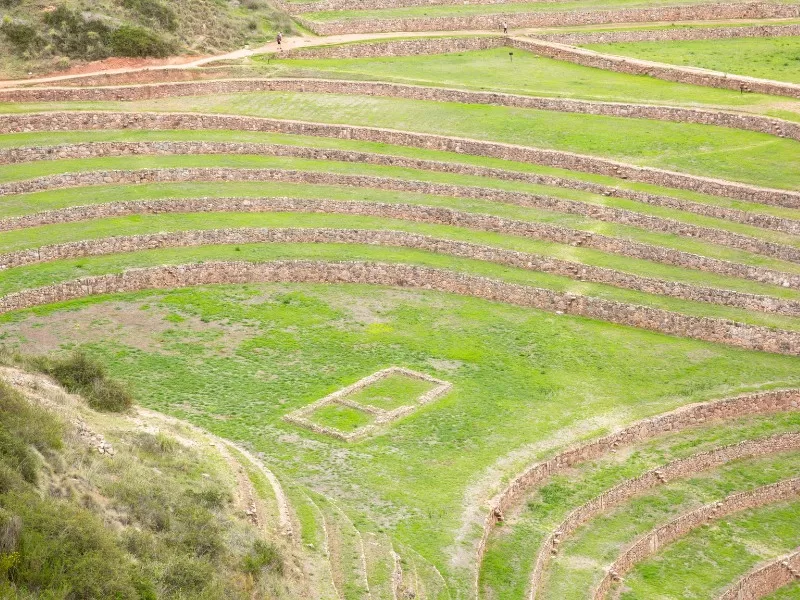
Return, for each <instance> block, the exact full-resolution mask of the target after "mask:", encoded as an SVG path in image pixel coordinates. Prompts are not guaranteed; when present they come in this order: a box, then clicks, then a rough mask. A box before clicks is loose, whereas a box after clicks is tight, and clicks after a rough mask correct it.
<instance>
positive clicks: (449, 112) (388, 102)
mask: <svg viewBox="0 0 800 600" xmlns="http://www.w3.org/2000/svg"><path fill="white" fill-rule="evenodd" d="M54 110H121V111H134V112H141V111H164V112H203V113H222V114H240V115H250V116H261V117H273V118H279V119H300V120H303V119H305V120H308V119H309V116H312V115H313V120H314V121H317V122H327V123H347V124H351V125H362V126H371V127H387V128H393V129H401V130H408V131H415V132H419V133H433V134H440V135H452V136H460V137H469V138H475V139H483V140H492V141H499V142H508V143H514V144H523V145H529V146H535V147H540V148H550V149H555V150H566V151H572V152H578V153H583V154H594V155H599V156H604V157H607V158H614V159H617V160H621V161H626V162H632V163H634V164H638V165H643V166H652V167H658V168H666V169H673V170H679V171H685V172H688V173H695V174H699V175H705V176H712V177H719V178H722V179H730V180H734V181H742V182H744V183H752V184H757V185H764V186H768V187H780V188H788V189H800V170H797V169H787V168H786V167H787V165H790V164H795V163H800V143H798V142H795V141H793V140H787V139H782V138H777V137H774V136H770V135H766V134H760V133H755V132H749V131H740V130H733V129H726V128H722V127H714V126H708V125H693V124H681V123H665V122H656V121H648V120H642V119H626V118H620V117H604V116H596V115H578V114H568V113H557V112H549V111H539V110H528V109H513V108H507V107H500V106H483V105H480V106H478V105H460V104H454V103H444V102H426V101H419V100H404V99H395V98H379V97H367V96H351V95H339V94H310V93H308V94H303V93H299V94H297V93H257V94H235V95H227V96H226V95H217V96H196V97H187V98H168V99H163V100H153V101H144V102H95V103H92V102H71V103H42V104H24V103H16V104H2V105H0V112H15V113H21V112H32V111H54Z"/></svg>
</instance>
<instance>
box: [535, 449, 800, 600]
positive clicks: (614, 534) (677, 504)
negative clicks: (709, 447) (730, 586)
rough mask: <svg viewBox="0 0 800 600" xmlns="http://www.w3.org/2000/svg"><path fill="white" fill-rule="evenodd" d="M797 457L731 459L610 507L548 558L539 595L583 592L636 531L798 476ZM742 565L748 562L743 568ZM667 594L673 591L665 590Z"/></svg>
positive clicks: (679, 582) (697, 581)
mask: <svg viewBox="0 0 800 600" xmlns="http://www.w3.org/2000/svg"><path fill="white" fill-rule="evenodd" d="M798 458H800V453H797V452H792V453H786V454H781V455H776V456H770V457H765V458H757V459H749V460H742V461H735V462H732V463H728V464H726V465H724V466H722V467H720V468H719V469H716V470H714V471H711V472H708V473H703V474H700V475H698V476H696V477H693V478H691V479H688V480H681V481H677V482H671V483H669V484H668V485H665V486H663V487H660V488H658V489H657V490H655V491H652V492H650V493H648V494H646V495H643V496H640V497H636V498H634V499H632V500H630V501H629V502H627V503H625V504H624V505H622V506H620V507H618V508H615V509H612V510H611V511H610V512H608V513H605V514H603V515H601V516H600V517H598V518H596V519H594V520H592V521H591V522H590V523H588V524H587V525H585V526H583V527H582V528H580V529H579V530H578V531H577V532H576V534H575V535H574V536H572V537H570V538H568V539H567V540H566V541H565V542H564V543H563V544H562V545H561V547H560V549H559V554H558V556H557V557H555V558H554V559H553V560H552V561H551V563H550V568H549V570H548V573H547V575H546V579H545V582H546V583H545V585H544V587H543V589H542V591H543V594H542V597H543V598H545V599H548V600H549V599H556V598H559V599H563V600H572V599H577V598H584V597H586V595H587V594H588V592H589V590H590V589H592V588H593V587H594V585H596V583H597V582H598V581H599V579H600V577H601V576H602V572H603V567H604V566H606V565H608V564H610V563H611V562H612V561H613V560H614V559H615V558H616V557H617V556H618V555H619V554H620V552H621V551H622V550H623V549H624V548H625V547H627V545H628V544H630V543H631V542H633V541H634V540H635V539H636V538H637V537H638V536H640V535H643V534H644V533H646V532H648V531H650V530H651V529H653V528H655V527H658V526H659V525H661V524H665V523H667V522H668V521H670V520H671V519H673V518H675V517H677V516H678V515H680V514H682V513H683V512H687V511H689V510H693V509H695V508H698V507H699V506H702V505H704V504H709V503H712V502H714V501H717V500H721V499H722V498H724V497H726V496H728V495H730V494H732V493H738V492H741V491H744V490H748V489H753V488H756V487H759V486H762V485H767V484H770V483H774V482H777V481H779V480H781V479H786V478H790V477H793V476H796V475H797V460H798ZM795 510H796V509H795ZM736 518H737V515H734V516H732V517H730V518H729V520H733V519H736ZM700 556H702V554H699V555H698V554H695V555H692V554H690V555H689V556H687V557H686V561H685V562H682V563H681V564H682V565H687V564H693V563H694V564H697V562H699V559H700ZM659 558H660V556H659ZM654 560H656V561H658V559H654ZM720 560H722V557H720ZM682 568H686V567H682ZM689 569H690V570H691V568H689ZM746 570H747V568H745V569H744V571H746ZM707 578H708V576H706V577H705V578H702V577H701V578H692V577H688V578H687V579H688V580H690V581H693V585H697V586H698V587H699V586H702V585H703V582H704V581H705V580H706V579H707ZM673 580H674V587H673V588H672V589H673V590H680V589H681V588H682V587H684V586H685V585H686V583H687V581H686V580H683V579H682V577H680V576H677V575H676V576H673ZM626 581H627V580H626ZM723 581H724V580H723ZM662 585H663V586H664V587H665V588H666V586H667V584H666V583H663V582H662ZM667 589H668V588H667ZM684 593H686V594H687V595H686V596H680V594H679V596H677V597H685V598H688V597H691V598H697V597H704V598H708V597H709V596H712V597H713V594H710V595H709V594H701V595H700V596H697V595H694V594H689V593H688V590H684ZM636 597H638V598H648V597H653V596H652V589H651V590H650V595H648V594H647V593H644V594H643V595H637V596H636ZM665 597H676V596H670V595H666V594H665Z"/></svg>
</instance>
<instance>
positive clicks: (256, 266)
mask: <svg viewBox="0 0 800 600" xmlns="http://www.w3.org/2000/svg"><path fill="white" fill-rule="evenodd" d="M257 282H289V283H328V284H346V283H357V284H370V285H386V286H398V287H407V288H412V289H430V290H437V291H440V292H446V293H451V294H459V295H462V296H472V297H475V298H481V299H484V300H489V301H494V302H503V303H506V304H512V305H516V306H523V307H527V308H534V309H538V310H543V311H546V312H554V313H561V314H569V315H574V316H581V317H586V318H589V319H596V320H600V321H607V322H610V323H615V324H618V325H626V326H631V327H637V328H640V329H648V330H651V331H657V332H660V333H664V334H667V335H674V336H679V337H688V338H693V339H698V340H703V341H708V342H714V343H721V344H727V345H731V346H736V347H740V348H745V349H748V350H759V351H763V352H774V353H778V354H787V355H792V356H800V332H794V331H784V330H779V329H770V328H766V327H760V326H755V325H747V324H744V323H737V322H735V321H728V320H723V319H712V318H704V317H693V316H689V315H684V314H679V313H673V312H669V311H665V310H660V309H655V308H649V307H643V306H637V305H632V304H625V303H622V302H616V301H612V300H604V299H602V298H594V297H589V296H576V295H574V294H569V293H560V292H555V291H552V290H547V289H540V288H535V287H529V286H524V285H518V284H512V283H505V282H501V281H496V280H493V279H488V278H485V277H478V276H474V275H467V274H464V273H454V272H451V271H444V270H440V269H432V268H428V267H419V266H411V265H401V264H384V263H374V262H352V261H350V262H325V261H303V260H296V261H272V262H258V263H256V262H245V261H238V262H233V261H231V262H207V263H200V264H188V265H178V266H163V267H151V268H146V269H132V270H129V271H125V272H124V273H121V274H111V275H100V276H96V277H85V278H82V279H76V280H73V281H67V282H64V283H57V284H53V285H50V286H46V287H43V288H38V289H29V290H23V291H20V292H15V293H12V294H8V295H6V296H4V297H2V298H0V313H6V312H10V311H14V310H20V309H25V308H31V307H34V306H40V305H43V304H52V303H55V302H63V301H66V300H74V299H77V298H84V297H87V296H95V295H100V294H115V293H121V292H131V291H137V290H146V289H160V288H179V287H189V286H197V285H212V284H222V283H225V284H240V283H257Z"/></svg>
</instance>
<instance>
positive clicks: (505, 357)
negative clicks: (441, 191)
mask: <svg viewBox="0 0 800 600" xmlns="http://www.w3.org/2000/svg"><path fill="white" fill-rule="evenodd" d="M340 256H341V254H340ZM159 262H163V261H159ZM109 300H111V302H109ZM83 311H89V312H88V313H84V312H83ZM97 311H100V313H98V312H97ZM92 313H94V315H95V316H94V317H91V316H90V315H91V314H92ZM168 314H177V315H180V316H181V317H183V318H184V319H185V321H184V322H182V323H181V324H179V325H175V324H170V323H171V322H169V321H168V322H167V323H166V325H165V327H155V328H154V327H153V324H155V323H158V322H159V320H160V319H161V318H162V315H163V316H166V315H168ZM101 315H102V316H103V318H102V319H99V320H98V317H99V316H101ZM132 315H140V316H137V317H136V318H135V319H134V321H133V322H132V321H131V320H130V316H132ZM139 319H142V320H143V321H142V324H141V325H135V321H138V320H139ZM81 322H83V323H86V324H87V327H89V329H88V330H84V332H85V333H88V336H89V337H88V338H86V337H84V333H81V334H78V332H77V330H76V329H74V327H73V326H74V324H76V323H81ZM24 323H27V324H28V325H29V326H30V329H27V328H26V329H25V331H19V330H18V329H17V328H18V327H21V326H22V325H23V324H24ZM48 323H49V325H48ZM58 323H63V324H65V325H66V326H67V328H66V330H64V332H63V333H60V332H59V330H60V329H61V326H60V325H58ZM92 323H94V324H92ZM123 323H128V325H123ZM37 324H38V325H37ZM42 327H44V328H46V330H47V331H48V332H49V334H48V335H49V336H52V337H49V340H50V341H48V342H46V343H43V342H42V341H38V342H33V340H31V339H30V338H29V336H30V335H32V334H33V333H35V332H36V331H37V330H40V328H42ZM130 327H133V329H130ZM2 329H3V331H4V332H5V333H6V334H7V335H6V343H7V344H9V345H12V346H13V345H15V344H17V343H19V342H20V340H24V339H28V340H29V341H28V342H27V343H28V344H30V343H36V344H37V347H38V348H40V350H41V351H44V350H46V349H47V348H48V347H50V346H51V345H53V346H60V345H62V344H64V345H70V344H74V343H76V342H77V341H79V340H80V339H85V340H87V341H86V343H85V350H86V351H87V352H88V353H90V355H93V356H95V357H97V358H99V359H101V360H103V361H104V362H105V363H106V364H107V365H108V369H109V372H110V373H111V374H112V375H113V376H115V377H119V378H121V379H123V380H124V381H126V382H127V383H128V384H129V385H130V386H131V387H132V389H133V391H134V393H135V395H136V397H137V399H138V400H139V402H140V403H142V404H143V405H145V406H148V407H150V408H154V409H157V410H161V411H164V412H167V413H170V414H174V415H176V416H181V417H185V418H187V419H189V420H190V421H192V422H193V423H195V424H197V425H200V426H203V427H206V428H208V429H210V430H212V431H214V432H215V433H217V434H219V435H222V436H225V437H228V438H232V439H237V440H241V441H245V442H248V443H250V444H251V445H252V446H253V448H254V449H255V450H260V451H264V452H265V453H266V454H265V460H266V461H267V462H268V464H269V466H270V467H271V468H274V469H275V470H276V472H277V474H278V475H279V476H281V477H282V478H288V479H290V480H292V479H293V480H297V481H300V482H302V483H303V485H306V486H309V487H311V488H314V489H320V490H327V491H329V492H331V493H334V491H335V490H344V489H346V490H347V492H346V493H344V494H342V493H338V492H337V493H335V495H336V497H337V498H339V500H340V502H341V503H342V504H343V508H345V510H348V512H349V510H352V511H354V512H356V513H358V514H359V515H360V518H361V519H363V520H365V521H368V522H372V523H377V524H380V526H381V527H382V528H383V529H384V530H385V531H386V532H387V533H389V534H390V535H391V536H392V537H393V538H395V539H397V540H398V541H399V542H400V543H402V544H405V545H408V546H410V547H412V548H413V549H415V550H416V551H417V552H419V553H420V554H422V555H423V556H424V557H425V558H426V559H427V560H428V561H430V562H432V563H433V564H435V565H436V566H437V567H438V568H439V570H440V571H442V572H443V573H444V574H445V576H446V578H447V579H448V581H449V582H450V583H452V584H453V585H455V586H456V587H457V588H459V589H468V588H467V587H466V586H467V585H469V584H468V581H467V580H468V577H467V576H463V577H462V575H461V574H460V571H458V570H457V569H454V568H452V567H450V562H449V559H448V552H447V548H449V547H451V546H452V544H453V543H454V540H455V538H456V532H457V530H458V529H459V528H460V527H461V514H462V510H463V505H464V491H465V489H466V488H467V486H469V485H471V483H472V482H473V481H474V480H475V477H476V476H478V475H480V474H481V473H484V472H487V470H493V469H495V468H496V465H497V463H498V461H500V460H501V459H503V457H506V456H507V455H508V453H509V452H512V451H515V450H519V451H520V453H519V454H516V458H515V465H508V464H507V465H506V467H504V469H508V471H507V473H509V474H510V473H511V472H514V471H515V470H516V467H518V466H519V465H520V464H521V463H523V462H526V461H527V459H528V457H530V451H529V450H527V447H528V444H533V443H536V444H537V447H538V448H550V449H551V451H554V450H555V448H556V447H563V446H564V445H567V444H569V443H571V442H572V441H574V440H575V439H576V437H590V436H595V435H600V434H602V433H603V432H605V431H607V429H608V428H610V427H617V426H622V425H624V424H625V423H628V422H630V421H632V420H635V419H638V418H641V417H643V416H645V415H650V414H654V413H659V412H663V411H665V410H669V409H672V408H675V407H677V406H680V405H684V404H686V403H689V402H693V401H698V400H704V399H710V398H718V397H722V396H729V395H735V394H738V393H744V392H747V391H751V390H754V389H760V388H775V387H786V386H792V385H798V384H800V375H799V373H800V371H798V369H797V358H796V357H789V356H779V355H770V354H765V353H754V352H745V351H742V350H736V349H733V348H729V347H725V346H720V345H715V344H707V343H700V342H696V341H691V340H686V339H678V338H670V337H668V336H663V335H658V334H655V333H649V332H644V331H640V330H636V329H631V328H625V327H617V326H612V325H608V324H604V323H600V322H595V321H591V320H586V319H579V318H573V317H568V316H557V315H552V314H546V313H541V312H539V311H534V310H525V309H522V308H518V307H512V306H504V305H500V304H496V303H490V302H485V301H481V300H477V299H472V298H461V297H457V296H452V295H448V294H440V293H436V292H430V291H410V290H406V291H398V290H393V289H384V288H376V287H373V286H319V285H249V286H211V287H201V288H196V289H184V290H171V291H170V290H161V291H156V292H147V293H137V294H128V295H122V296H117V297H105V298H101V297H98V298H92V299H88V300H83V301H80V302H73V303H67V304H62V305H58V306H51V307H48V308H45V309H40V310H36V311H26V312H24V313H21V314H19V315H18V316H17V317H16V319H14V320H13V321H9V320H8V319H6V320H5V323H4V324H3V326H2ZM201 332H202V335H198V334H199V333H201ZM20 335H21V336H22V338H20V337H19V336H20ZM89 340H91V341H89ZM387 364H391V365H398V366H405V367H408V368H411V369H414V370H419V371H424V372H428V373H430V374H431V375H434V376H437V377H440V378H443V379H446V380H448V381H451V382H453V384H454V389H453V391H452V392H451V393H450V394H448V396H447V397H446V398H443V399H442V400H441V401H439V402H436V403H433V404H431V405H429V406H426V407H422V408H420V409H419V410H417V411H416V412H415V413H414V414H412V415H409V416H408V417H407V418H405V419H403V420H401V421H398V422H396V423H393V424H392V425H391V426H389V428H388V429H387V431H386V433H385V434H382V435H377V436H374V437H372V438H369V439H368V440H365V441H362V442H357V443H355V444H350V445H347V446H344V445H343V444H344V443H343V442H338V441H336V440H334V439H331V438H329V437H327V436H318V435H315V434H313V433H310V432H306V431H304V430H302V429H301V428H298V427H295V426H293V425H291V424H289V423H284V422H283V421H282V417H283V415H285V414H286V413H287V412H290V411H291V410H294V409H297V408H299V407H302V406H306V405H307V404H308V403H310V402H313V401H314V400H316V399H318V398H321V397H323V396H325V395H327V394H328V393H330V392H332V391H334V390H336V389H340V388H341V387H343V385H346V384H347V383H350V382H352V381H355V380H357V379H359V378H360V377H364V376H366V375H368V374H370V373H373V372H375V371H377V370H379V369H380V368H383V367H385V366H386V365H387ZM498 415H502V416H503V417H502V418H498V417H497V416H498ZM478 440H479V442H478ZM311 442H313V443H311ZM345 447H346V449H347V451H346V452H342V450H343V448H345ZM504 464H505V463H504ZM462 586H464V587H463V588H462Z"/></svg>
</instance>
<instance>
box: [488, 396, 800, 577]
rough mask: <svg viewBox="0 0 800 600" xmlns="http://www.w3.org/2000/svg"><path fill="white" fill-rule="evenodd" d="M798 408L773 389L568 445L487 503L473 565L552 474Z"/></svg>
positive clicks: (796, 399) (799, 400) (798, 401)
mask: <svg viewBox="0 0 800 600" xmlns="http://www.w3.org/2000/svg"><path fill="white" fill-rule="evenodd" d="M797 410H800V390H797V389H794V390H777V391H770V392H761V393H756V394H748V395H744V396H737V397H734V398H725V399H722V400H713V401H710V402H701V403H698V404H691V405H688V406H683V407H681V408H678V409H676V410H674V411H672V412H668V413H664V414H661V415H657V416H655V417H651V418H648V419H644V420H642V421H638V422H636V423H633V424H632V425H629V426H627V427H625V428H623V429H621V430H619V431H616V432H614V433H611V434H609V435H606V436H603V437H601V438H598V439H596V440H593V441H590V442H588V443H585V444H580V445H577V446H573V447H571V448H568V449H567V450H564V451H563V452H560V453H559V454H557V455H555V456H553V457H552V458H549V459H547V460H545V461H543V462H538V463H535V464H533V465H531V466H530V467H528V468H526V469H525V470H524V471H523V472H522V473H520V474H519V475H518V476H516V477H515V478H514V479H513V480H512V481H511V483H509V484H508V485H507V486H506V487H505V488H504V489H503V490H502V491H501V492H500V493H499V494H498V495H497V496H495V497H494V498H493V499H492V500H491V501H490V502H489V510H488V511H487V513H486V518H485V520H484V524H483V535H482V536H481V538H480V540H479V541H478V543H477V546H476V560H475V564H476V565H478V566H480V564H481V563H482V562H483V556H484V554H485V553H486V544H487V542H488V540H489V536H490V535H491V533H492V531H494V528H495V525H496V524H497V522H498V518H499V517H501V516H502V515H503V513H505V512H508V511H509V510H510V509H511V508H512V507H514V506H516V505H518V504H519V503H520V502H522V501H523V500H524V498H525V497H526V496H527V495H528V494H529V493H530V491H531V490H532V489H534V488H535V487H537V486H539V485H541V484H542V483H543V482H544V481H546V480H547V479H548V478H549V477H550V476H551V475H555V474H557V473H563V472H564V471H566V470H567V469H569V468H571V467H573V466H575V465H577V464H580V463H584V462H587V461H590V460H595V459H597V458H600V457H601V456H604V455H606V454H608V453H609V452H612V451H615V450H617V449H618V448H621V447H625V446H631V445H633V444H636V443H638V442H641V441H644V440H647V439H651V438H654V437H657V436H661V435H665V434H669V433H677V432H680V431H682V430H684V429H687V428H690V427H698V426H702V425H706V424H708V423H715V422H720V421H730V420H733V419H739V418H744V417H748V416H752V415H766V414H775V413H782V412H789V411H797ZM478 572H479V569H476V573H475V577H476V579H475V582H474V585H475V588H476V589H477V587H478V581H477V576H478Z"/></svg>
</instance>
